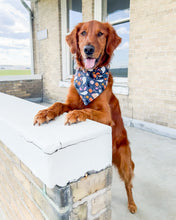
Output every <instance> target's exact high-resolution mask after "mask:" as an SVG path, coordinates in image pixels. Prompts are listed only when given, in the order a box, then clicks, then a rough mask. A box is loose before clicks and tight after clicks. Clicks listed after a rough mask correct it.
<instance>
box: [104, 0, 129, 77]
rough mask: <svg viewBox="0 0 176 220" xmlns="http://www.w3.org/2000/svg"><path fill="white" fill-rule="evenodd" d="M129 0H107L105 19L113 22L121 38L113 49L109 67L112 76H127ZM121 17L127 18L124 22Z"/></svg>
mask: <svg viewBox="0 0 176 220" xmlns="http://www.w3.org/2000/svg"><path fill="white" fill-rule="evenodd" d="M129 5H130V1H129V0H107V16H106V20H107V21H108V22H111V23H112V24H113V27H114V28H115V30H116V32H117V34H118V35H119V37H121V38H122V42H121V44H120V45H119V46H118V47H117V49H116V50H115V51H114V56H113V57H112V60H111V63H110V68H111V72H112V74H113V76H115V77H127V76H128V54H129V29H130V22H129V19H128V18H129ZM123 19H127V20H126V21H125V22H124V21H123Z"/></svg>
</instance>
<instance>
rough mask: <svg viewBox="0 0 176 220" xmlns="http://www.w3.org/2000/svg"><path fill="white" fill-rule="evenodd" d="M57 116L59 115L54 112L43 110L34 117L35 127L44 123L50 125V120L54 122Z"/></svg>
mask: <svg viewBox="0 0 176 220" xmlns="http://www.w3.org/2000/svg"><path fill="white" fill-rule="evenodd" d="M56 116H57V114H56V113H55V112H54V111H52V110H49V109H44V110H41V111H39V112H38V113H37V114H36V116H35V117H34V125H35V124H38V125H41V124H43V123H44V122H47V123H48V122H49V121H50V120H53V119H54V118H55V117H56Z"/></svg>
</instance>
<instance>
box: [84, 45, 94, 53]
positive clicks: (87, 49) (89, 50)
mask: <svg viewBox="0 0 176 220" xmlns="http://www.w3.org/2000/svg"><path fill="white" fill-rule="evenodd" d="M94 51H95V47H94V46H92V45H86V46H85V47H84V53H85V54H86V55H92V54H93V53H94Z"/></svg>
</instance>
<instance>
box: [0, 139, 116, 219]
mask: <svg viewBox="0 0 176 220" xmlns="http://www.w3.org/2000/svg"><path fill="white" fill-rule="evenodd" d="M0 180H1V181H0V216H1V218H2V219H8V220H12V219H18V220H24V219H25V220H44V219H45V220H48V219H49V220H69V219H70V220H102V219H104V220H110V219H111V181H112V169H111V167H109V168H106V169H105V170H102V171H100V172H98V173H94V174H93V173H92V174H90V175H88V176H86V177H83V178H81V179H80V180H78V181H76V182H73V183H70V184H68V185H67V186H65V187H58V186H55V187H54V188H53V189H49V188H47V187H46V185H45V184H43V182H41V180H40V179H38V178H37V177H35V176H34V175H33V173H32V172H31V171H30V170H29V168H28V167H26V166H25V165H24V164H23V163H22V162H21V161H20V160H19V159H18V158H17V157H16V156H15V155H14V154H13V153H12V152H11V151H10V150H9V149H8V147H7V146H5V145H4V144H3V143H2V142H1V141H0Z"/></svg>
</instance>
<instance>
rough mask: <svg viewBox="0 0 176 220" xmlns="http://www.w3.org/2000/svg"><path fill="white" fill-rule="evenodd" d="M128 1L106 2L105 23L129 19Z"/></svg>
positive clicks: (115, 0) (113, 0) (110, 0)
mask: <svg viewBox="0 0 176 220" xmlns="http://www.w3.org/2000/svg"><path fill="white" fill-rule="evenodd" d="M129 7H130V1H129V0H107V18H106V19H107V21H109V22H114V21H116V20H120V19H124V18H128V17H129Z"/></svg>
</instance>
